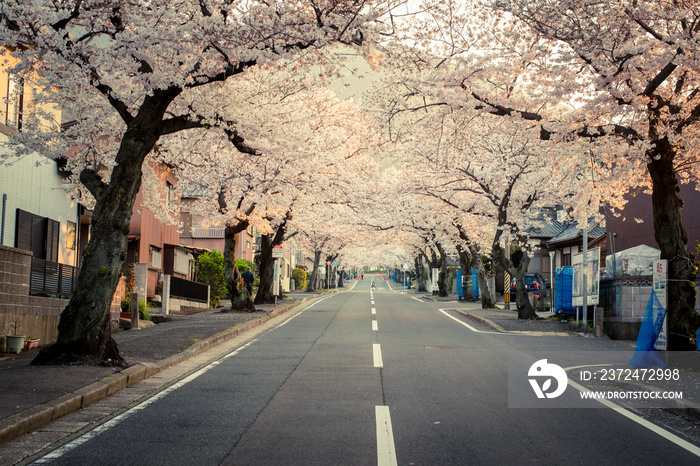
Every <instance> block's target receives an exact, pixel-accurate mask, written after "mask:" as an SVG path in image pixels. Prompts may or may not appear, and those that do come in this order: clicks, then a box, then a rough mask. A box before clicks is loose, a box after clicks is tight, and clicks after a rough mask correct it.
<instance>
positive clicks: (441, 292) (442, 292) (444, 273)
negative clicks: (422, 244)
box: [435, 243, 449, 298]
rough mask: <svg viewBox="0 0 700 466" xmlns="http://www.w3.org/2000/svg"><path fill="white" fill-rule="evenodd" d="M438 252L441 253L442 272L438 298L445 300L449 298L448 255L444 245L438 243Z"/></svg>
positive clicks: (439, 279) (439, 274)
mask: <svg viewBox="0 0 700 466" xmlns="http://www.w3.org/2000/svg"><path fill="white" fill-rule="evenodd" d="M435 247H436V248H437V250H438V252H439V253H440V272H438V296H440V297H441V298H445V297H447V296H448V294H449V293H448V292H447V255H446V254H445V250H444V249H443V247H442V244H440V243H437V244H436V245H435Z"/></svg>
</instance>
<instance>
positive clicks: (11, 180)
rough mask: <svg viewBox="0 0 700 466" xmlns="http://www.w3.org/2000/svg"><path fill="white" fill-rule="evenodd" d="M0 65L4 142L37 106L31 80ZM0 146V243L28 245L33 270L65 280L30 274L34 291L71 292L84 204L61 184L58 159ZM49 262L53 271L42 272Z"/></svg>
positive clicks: (63, 175) (1, 137) (24, 247)
mask: <svg viewBox="0 0 700 466" xmlns="http://www.w3.org/2000/svg"><path fill="white" fill-rule="evenodd" d="M0 66H1V67H2V68H1V69H0V97H2V99H3V100H2V102H3V104H2V105H0V142H2V143H4V142H6V141H7V140H8V139H9V137H10V136H12V135H15V134H17V132H18V131H21V130H22V120H23V118H26V117H27V115H28V114H29V112H33V111H35V110H36V108H35V104H34V102H33V90H32V86H31V83H28V82H25V81H24V80H22V79H20V78H17V77H16V76H13V75H11V74H9V73H8V71H7V66H6V65H1V64H0ZM5 99H6V101H5ZM50 110H51V112H52V113H53V114H54V118H55V121H61V115H60V111H58V110H56V109H50ZM56 131H59V128H58V127H56ZM0 151H2V152H0V198H1V202H2V204H1V207H0V208H1V210H0V245H5V246H10V247H14V248H18V249H22V250H25V251H31V252H32V254H33V255H32V268H33V270H35V271H36V273H42V274H46V273H49V274H53V275H55V274H58V276H59V277H66V278H67V279H68V280H69V281H62V282H61V286H60V287H59V284H58V281H57V280H50V281H55V283H50V284H49V285H48V286H44V284H45V282H46V280H42V283H39V282H40V280H39V278H38V277H37V279H36V280H32V288H31V291H32V292H34V293H42V294H48V295H69V294H70V292H71V287H72V281H73V280H74V279H75V278H76V277H77V267H78V266H79V257H80V244H81V242H82V241H83V240H84V239H83V238H81V234H84V230H83V229H82V228H81V227H80V224H81V220H80V219H81V213H82V206H80V204H79V203H78V202H77V201H76V200H75V199H73V197H72V196H71V194H70V193H69V192H67V191H66V190H65V189H64V180H65V178H66V176H67V174H66V173H64V172H63V171H62V170H61V167H62V163H61V160H58V161H56V160H51V159H48V158H46V157H45V156H42V155H40V154H38V153H31V154H29V155H26V156H23V157H16V156H14V154H11V153H9V152H8V149H7V148H5V147H1V148H0ZM3 152H4V153H3ZM59 265H60V267H59ZM47 267H48V269H51V270H54V269H55V271H54V272H46V271H47ZM59 268H60V270H59ZM50 278H56V277H50Z"/></svg>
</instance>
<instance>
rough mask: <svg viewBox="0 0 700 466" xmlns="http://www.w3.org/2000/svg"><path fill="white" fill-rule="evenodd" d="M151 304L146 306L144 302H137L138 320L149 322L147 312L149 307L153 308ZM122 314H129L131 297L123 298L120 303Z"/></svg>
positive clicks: (149, 316)
mask: <svg viewBox="0 0 700 466" xmlns="http://www.w3.org/2000/svg"><path fill="white" fill-rule="evenodd" d="M153 306H154V305H153V304H151V303H148V305H147V304H146V302H145V301H139V319H142V320H151V313H150V312H148V308H149V307H153ZM121 308H122V312H127V313H131V296H124V297H123V298H122V302H121Z"/></svg>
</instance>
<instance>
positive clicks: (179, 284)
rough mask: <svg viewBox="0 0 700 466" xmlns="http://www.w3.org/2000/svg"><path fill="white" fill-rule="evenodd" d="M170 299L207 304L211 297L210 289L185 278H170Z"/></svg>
mask: <svg viewBox="0 0 700 466" xmlns="http://www.w3.org/2000/svg"><path fill="white" fill-rule="evenodd" d="M170 297H171V298H182V299H188V300H190V301H197V302H200V303H206V302H207V299H208V297H209V287H208V286H207V285H204V284H202V283H197V282H193V281H190V280H185V279H184V278H179V277H170Z"/></svg>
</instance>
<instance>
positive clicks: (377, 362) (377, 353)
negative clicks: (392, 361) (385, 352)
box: [372, 343, 384, 367]
mask: <svg viewBox="0 0 700 466" xmlns="http://www.w3.org/2000/svg"><path fill="white" fill-rule="evenodd" d="M372 350H373V352H374V367H384V361H382V348H381V346H379V343H374V344H373V345H372Z"/></svg>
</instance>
